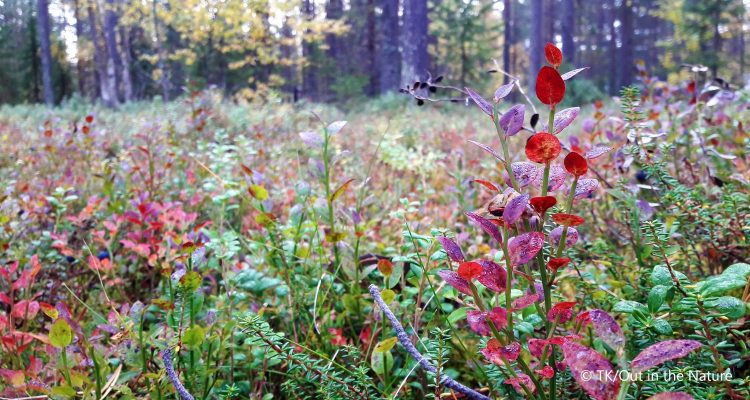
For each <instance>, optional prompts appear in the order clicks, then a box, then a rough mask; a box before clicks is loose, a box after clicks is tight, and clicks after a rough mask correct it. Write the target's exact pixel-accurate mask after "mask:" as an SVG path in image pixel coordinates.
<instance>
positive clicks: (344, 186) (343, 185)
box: [331, 178, 354, 202]
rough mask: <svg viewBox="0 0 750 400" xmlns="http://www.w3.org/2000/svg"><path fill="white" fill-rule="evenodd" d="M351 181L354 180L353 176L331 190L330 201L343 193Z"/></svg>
mask: <svg viewBox="0 0 750 400" xmlns="http://www.w3.org/2000/svg"><path fill="white" fill-rule="evenodd" d="M352 182H354V179H353V178H352V179H349V180H348V181H346V182H344V183H343V184H342V185H341V186H339V188H338V189H336V191H335V192H333V194H332V195H331V201H332V202H333V201H336V199H338V198H339V197H341V195H342V194H344V192H345V191H346V188H348V187H349V185H351V184H352Z"/></svg>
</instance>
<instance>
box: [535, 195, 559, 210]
mask: <svg viewBox="0 0 750 400" xmlns="http://www.w3.org/2000/svg"><path fill="white" fill-rule="evenodd" d="M529 203H531V207H532V208H533V209H534V211H536V212H538V213H539V214H541V215H544V213H546V212H547V210H549V209H550V208H552V207H554V205H555V204H557V199H556V198H555V196H537V197H532V198H531V200H529Z"/></svg>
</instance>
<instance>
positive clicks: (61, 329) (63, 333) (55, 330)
mask: <svg viewBox="0 0 750 400" xmlns="http://www.w3.org/2000/svg"><path fill="white" fill-rule="evenodd" d="M49 342H50V343H51V344H52V345H53V346H55V347H57V348H59V349H62V348H64V347H65V346H67V345H69V344H70V343H71V342H73V330H72V329H70V325H68V322H67V321H65V320H64V319H62V318H58V319H57V321H55V323H54V324H52V327H51V328H50V330H49Z"/></svg>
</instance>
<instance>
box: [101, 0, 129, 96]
mask: <svg viewBox="0 0 750 400" xmlns="http://www.w3.org/2000/svg"><path fill="white" fill-rule="evenodd" d="M115 7H116V6H115V2H114V0H107V3H106V11H105V12H104V42H105V43H106V45H107V55H108V58H107V71H108V72H109V71H112V75H113V76H112V80H113V81H114V85H115V95H116V96H117V99H118V101H119V99H120V98H122V97H124V96H123V95H122V91H123V88H122V71H123V65H122V57H120V51H119V49H118V48H117V32H116V29H117V21H118V19H119V16H118V15H117V10H116V9H115Z"/></svg>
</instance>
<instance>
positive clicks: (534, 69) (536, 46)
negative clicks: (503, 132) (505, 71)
mask: <svg viewBox="0 0 750 400" xmlns="http://www.w3.org/2000/svg"><path fill="white" fill-rule="evenodd" d="M543 23H544V1H543V0H531V28H530V32H531V35H530V38H529V39H530V42H531V46H530V49H529V52H530V54H529V76H528V80H529V84H528V86H529V91H530V92H531V93H534V88H535V83H536V75H537V73H538V72H539V68H541V67H542V53H544V42H543V40H544V39H543V38H542V24H543Z"/></svg>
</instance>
